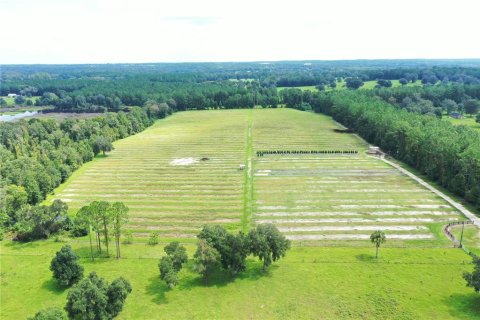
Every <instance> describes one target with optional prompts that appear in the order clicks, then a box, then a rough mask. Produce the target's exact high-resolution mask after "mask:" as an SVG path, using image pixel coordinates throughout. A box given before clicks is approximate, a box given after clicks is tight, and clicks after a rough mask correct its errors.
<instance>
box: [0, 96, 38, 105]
mask: <svg viewBox="0 0 480 320" xmlns="http://www.w3.org/2000/svg"><path fill="white" fill-rule="evenodd" d="M0 98H3V99H4V100H5V101H6V102H7V106H14V105H15V98H12V97H8V96H0ZM39 98H41V97H40V96H33V97H25V101H28V100H31V101H32V102H35V100H37V99H39Z"/></svg>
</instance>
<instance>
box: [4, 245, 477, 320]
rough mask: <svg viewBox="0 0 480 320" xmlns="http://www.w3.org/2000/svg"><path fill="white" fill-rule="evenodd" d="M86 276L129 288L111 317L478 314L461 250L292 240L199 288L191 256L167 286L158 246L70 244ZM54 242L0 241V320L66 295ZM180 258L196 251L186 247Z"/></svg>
mask: <svg viewBox="0 0 480 320" xmlns="http://www.w3.org/2000/svg"><path fill="white" fill-rule="evenodd" d="M70 244H71V245H72V247H73V248H74V250H75V251H76V252H77V253H79V254H80V255H81V256H82V257H83V258H82V259H80V263H81V264H82V265H83V266H84V267H85V273H86V274H87V273H89V272H91V271H96V272H97V274H99V275H100V276H102V277H105V278H106V279H107V280H108V281H112V279H114V278H116V277H119V276H122V277H125V278H126V279H128V280H129V281H130V282H131V284H132V288H133V291H132V293H131V295H130V296H129V297H128V299H127V302H126V304H125V307H124V310H123V311H122V313H121V314H120V315H119V316H118V318H116V319H119V320H120V319H404V320H405V319H408V320H414V319H478V312H480V308H479V297H478V294H477V293H475V292H473V290H472V289H471V288H467V287H466V286H465V282H464V281H463V279H462V278H461V276H462V273H463V272H464V271H470V270H471V269H472V267H471V265H470V264H469V262H470V260H471V259H470V257H468V256H467V255H466V254H464V253H463V251H462V250H460V249H453V248H382V249H381V250H380V258H379V259H378V260H377V259H375V256H374V254H375V253H374V248H372V247H344V248H332V247H303V248H301V247H293V248H292V249H291V250H290V251H289V252H288V253H287V255H286V257H285V259H282V260H280V261H279V262H277V263H275V264H274V265H272V266H271V267H270V268H269V270H268V272H267V273H265V274H264V273H262V271H261V263H260V262H258V261H256V260H255V259H253V258H249V259H248V261H247V263H248V268H247V270H246V271H245V272H243V273H241V274H240V275H239V276H238V277H236V278H231V277H230V276H229V275H228V274H227V273H223V272H219V273H218V274H215V275H214V276H213V277H212V278H211V279H210V281H209V285H208V286H205V285H204V283H203V280H202V279H201V278H200V277H199V275H198V274H196V273H195V272H194V271H193V262H192V261H189V263H188V264H187V265H186V266H185V267H184V268H183V269H182V271H181V273H180V282H179V284H178V286H177V287H176V288H175V289H173V290H168V289H167V287H166V285H165V283H164V282H163V281H162V280H161V279H160V277H159V273H158V266H157V265H158V260H159V258H160V257H161V256H162V255H163V250H162V247H163V244H162V245H158V246H148V245H146V244H141V243H136V244H131V245H123V247H122V259H119V260H117V259H101V258H100V259H96V260H95V261H94V262H91V261H90V259H89V258H88V255H89V253H88V252H89V248H88V241H72V242H70ZM62 245H64V244H63V243H56V242H53V241H52V240H48V241H37V242H34V243H28V244H20V243H13V242H7V243H1V244H0V246H1V247H0V249H1V250H0V258H1V268H2V272H1V274H0V280H1V284H2V285H1V302H2V308H0V318H1V319H26V318H27V317H29V316H33V315H34V314H35V312H37V311H38V310H39V309H42V308H46V307H53V306H57V307H60V308H62V307H63V306H64V305H65V302H66V296H67V292H68V289H64V288H61V287H59V286H58V285H57V283H56V282H55V281H54V280H53V279H52V273H51V272H50V270H49V264H50V261H51V259H52V257H53V256H54V254H55V252H56V251H58V250H59V249H60V248H61V246H62ZM187 250H188V252H189V256H190V257H192V254H193V252H194V250H195V247H194V245H193V244H190V245H187Z"/></svg>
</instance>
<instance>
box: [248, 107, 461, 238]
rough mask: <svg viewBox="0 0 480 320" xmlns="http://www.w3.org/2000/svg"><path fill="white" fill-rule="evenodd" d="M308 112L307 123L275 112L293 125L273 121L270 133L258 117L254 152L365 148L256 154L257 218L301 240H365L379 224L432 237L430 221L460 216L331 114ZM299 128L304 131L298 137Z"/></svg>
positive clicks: (406, 234) (396, 232)
mask: <svg viewBox="0 0 480 320" xmlns="http://www.w3.org/2000/svg"><path fill="white" fill-rule="evenodd" d="M307 116H308V119H306V120H305V121H302V120H300V118H302V117H301V116H292V115H290V114H289V113H278V114H276V115H275V116H272V118H273V119H275V120H276V121H277V122H278V123H283V122H288V123H289V125H286V128H283V127H282V126H280V125H276V124H268V125H267V127H268V130H267V129H266V128H265V127H264V124H263V121H265V120H262V121H259V120H258V119H257V118H255V122H254V126H253V128H254V130H253V145H254V149H255V151H256V150H269V149H274V150H276V149H280V148H283V149H284V150H329V149H332V150H350V149H351V150H359V151H360V152H359V153H358V154H355V155H336V154H319V155H312V154H300V155H296V154H295V155H294V154H287V155H278V154H277V155H271V154H270V155H264V156H260V157H255V162H254V181H255V192H254V204H253V212H254V218H253V220H254V223H256V224H259V223H273V224H275V225H276V226H277V227H278V228H279V229H280V231H282V232H283V233H285V235H286V236H287V237H288V238H289V239H292V240H299V241H304V240H312V241H322V240H362V239H368V238H369V236H370V234H371V233H372V232H373V231H375V230H377V229H382V230H385V232H386V234H387V237H388V238H390V239H392V240H399V241H401V240H434V239H435V235H434V234H433V233H432V232H431V230H430V225H432V224H436V223H437V224H438V223H447V222H449V221H456V220H459V219H462V217H461V216H460V214H459V213H458V212H457V211H456V210H455V209H454V208H453V207H451V206H450V205H449V204H448V203H446V202H445V201H444V200H443V199H441V198H439V197H438V196H436V195H435V194H433V193H432V192H430V191H429V190H427V189H425V188H423V187H421V186H420V185H419V184H417V183H416V182H415V181H413V180H412V179H410V178H408V177H406V176H404V175H402V174H401V173H400V172H399V171H398V170H396V169H394V168H392V167H390V166H389V165H387V164H385V163H384V162H382V161H381V160H380V159H377V158H373V157H369V156H367V155H366V154H365V148H366V145H365V143H364V142H363V141H362V140H360V139H359V138H358V137H356V136H355V135H351V134H345V133H338V132H335V131H334V130H333V129H335V128H338V127H337V126H336V124H335V123H334V122H333V121H331V120H329V119H328V118H324V117H317V116H315V115H308V114H307ZM291 117H294V119H295V120H293V119H292V118H291ZM272 118H270V120H271V121H272V122H274V121H273V120H272ZM288 118H290V119H291V121H290V122H289V120H288ZM295 127H297V129H296V130H297V132H298V131H301V132H302V133H301V134H295ZM294 148H297V149H294Z"/></svg>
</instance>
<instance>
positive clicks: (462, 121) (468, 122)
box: [443, 115, 480, 130]
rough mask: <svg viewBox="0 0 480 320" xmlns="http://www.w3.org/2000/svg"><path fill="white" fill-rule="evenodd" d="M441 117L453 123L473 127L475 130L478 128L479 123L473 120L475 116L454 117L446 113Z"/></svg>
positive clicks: (479, 128) (479, 126) (479, 127)
mask: <svg viewBox="0 0 480 320" xmlns="http://www.w3.org/2000/svg"><path fill="white" fill-rule="evenodd" d="M443 119H445V120H446V121H449V122H451V123H453V124H454V125H463V126H467V127H470V128H473V129H477V130H480V123H478V122H476V121H475V117H473V118H468V117H467V118H462V119H454V118H452V117H449V116H448V115H444V116H443Z"/></svg>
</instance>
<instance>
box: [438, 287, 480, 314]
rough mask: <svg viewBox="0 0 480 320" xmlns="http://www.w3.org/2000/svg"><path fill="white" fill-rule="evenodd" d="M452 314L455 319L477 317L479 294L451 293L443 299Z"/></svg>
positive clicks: (479, 305) (479, 303)
mask: <svg viewBox="0 0 480 320" xmlns="http://www.w3.org/2000/svg"><path fill="white" fill-rule="evenodd" d="M444 302H445V304H447V305H448V306H449V311H450V314H451V315H452V316H454V317H455V318H457V319H478V317H479V315H480V294H478V293H475V292H473V289H472V293H467V294H457V293H455V294H451V295H450V296H448V297H447V298H445V300H444Z"/></svg>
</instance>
